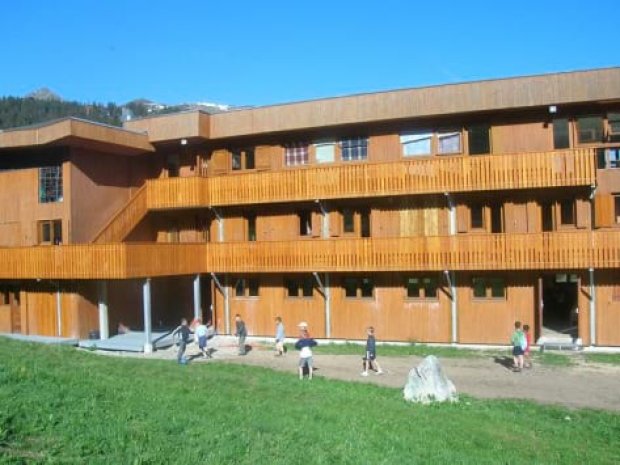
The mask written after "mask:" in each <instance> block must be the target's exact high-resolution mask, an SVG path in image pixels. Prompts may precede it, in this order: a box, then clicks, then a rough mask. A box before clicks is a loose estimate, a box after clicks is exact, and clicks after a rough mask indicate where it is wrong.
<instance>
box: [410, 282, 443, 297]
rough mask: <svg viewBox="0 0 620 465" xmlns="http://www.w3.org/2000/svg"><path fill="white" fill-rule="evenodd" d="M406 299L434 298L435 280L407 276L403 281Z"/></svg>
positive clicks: (435, 291)
mask: <svg viewBox="0 0 620 465" xmlns="http://www.w3.org/2000/svg"><path fill="white" fill-rule="evenodd" d="M405 287H406V288H407V298H408V299H436V298H437V280H436V279H435V278H430V277H420V278H407V280H406V282H405Z"/></svg>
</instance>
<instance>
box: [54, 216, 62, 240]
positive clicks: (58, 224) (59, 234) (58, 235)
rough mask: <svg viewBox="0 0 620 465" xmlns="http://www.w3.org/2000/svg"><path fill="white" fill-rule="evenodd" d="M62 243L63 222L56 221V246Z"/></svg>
mask: <svg viewBox="0 0 620 465" xmlns="http://www.w3.org/2000/svg"><path fill="white" fill-rule="evenodd" d="M60 243H62V221H61V220H54V244H56V245H58V244H60Z"/></svg>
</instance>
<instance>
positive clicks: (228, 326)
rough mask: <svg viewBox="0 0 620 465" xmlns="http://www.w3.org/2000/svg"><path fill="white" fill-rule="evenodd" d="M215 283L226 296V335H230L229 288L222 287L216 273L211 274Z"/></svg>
mask: <svg viewBox="0 0 620 465" xmlns="http://www.w3.org/2000/svg"><path fill="white" fill-rule="evenodd" d="M211 278H212V279H213V282H214V283H215V285H216V286H217V288H218V289H219V290H220V292H221V293H222V295H223V296H224V320H225V321H224V329H225V331H226V334H230V299H229V298H228V296H229V293H228V286H226V285H222V283H221V282H220V280H219V279H218V277H217V275H216V274H215V273H211Z"/></svg>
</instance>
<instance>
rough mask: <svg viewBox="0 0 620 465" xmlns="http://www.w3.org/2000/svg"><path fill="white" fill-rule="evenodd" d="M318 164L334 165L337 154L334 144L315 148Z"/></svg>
mask: <svg viewBox="0 0 620 465" xmlns="http://www.w3.org/2000/svg"><path fill="white" fill-rule="evenodd" d="M315 148H316V151H315V154H316V162H317V163H333V162H334V158H335V153H336V145H335V144H334V143H329V144H317V145H316V146H315Z"/></svg>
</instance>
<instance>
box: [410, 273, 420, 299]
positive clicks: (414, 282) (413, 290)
mask: <svg viewBox="0 0 620 465" xmlns="http://www.w3.org/2000/svg"><path fill="white" fill-rule="evenodd" d="M407 297H409V298H410V299H419V298H420V297H421V293H420V280H419V279H418V278H408V279H407Z"/></svg>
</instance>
